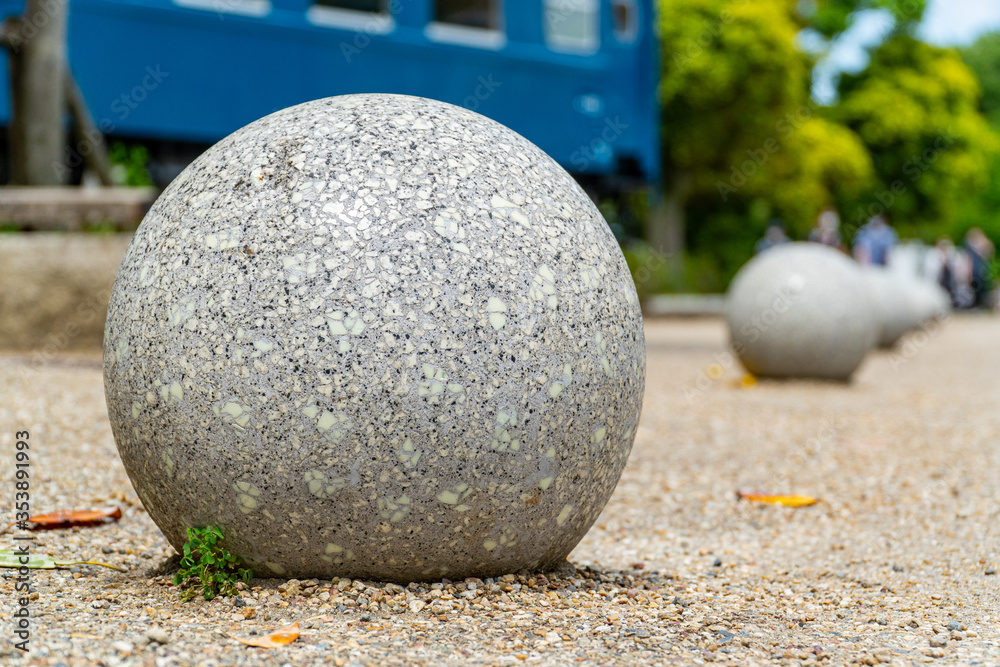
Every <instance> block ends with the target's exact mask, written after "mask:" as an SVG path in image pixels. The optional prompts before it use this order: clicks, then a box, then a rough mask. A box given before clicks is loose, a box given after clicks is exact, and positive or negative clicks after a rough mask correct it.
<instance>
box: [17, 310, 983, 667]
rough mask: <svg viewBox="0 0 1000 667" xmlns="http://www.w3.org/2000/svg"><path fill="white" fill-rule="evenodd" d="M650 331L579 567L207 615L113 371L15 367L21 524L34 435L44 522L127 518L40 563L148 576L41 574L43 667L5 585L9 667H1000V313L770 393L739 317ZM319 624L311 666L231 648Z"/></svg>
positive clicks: (303, 646)
mask: <svg viewBox="0 0 1000 667" xmlns="http://www.w3.org/2000/svg"><path fill="white" fill-rule="evenodd" d="M646 336H647V338H646V343H647V348H648V363H649V367H648V373H647V389H646V399H645V406H644V409H643V418H642V423H641V426H640V428H639V431H638V435H637V439H636V444H635V448H634V450H633V452H632V458H631V461H630V463H629V466H628V468H627V469H626V471H625V474H624V476H623V478H622V481H621V483H620V484H619V486H618V489H617V491H616V492H615V495H614V497H613V498H612V500H611V502H610V503H609V505H608V507H607V509H606V510H605V511H604V514H603V515H602V517H601V518H600V520H599V521H598V523H597V525H595V526H594V528H593V529H592V530H591V532H590V534H589V535H588V536H587V537H586V538H585V539H584V540H583V542H582V543H581V544H580V545H579V547H578V548H577V549H576V550H575V551H574V552H573V554H572V555H571V557H570V563H568V564H567V566H566V567H565V569H564V570H562V571H560V572H557V573H551V574H545V575H540V574H536V575H530V576H513V575H508V576H506V577H502V578H500V579H497V580H491V579H486V580H482V581H480V580H474V579H470V580H466V581H463V582H454V583H453V582H448V581H444V582H442V583H436V584H426V585H411V586H409V587H406V588H403V587H400V586H395V585H393V584H381V583H376V582H369V581H350V580H338V579H334V580H333V581H316V580H312V581H301V582H298V581H290V582H284V581H280V580H273V579H265V580H256V579H255V580H253V581H252V582H251V583H250V584H249V586H248V587H247V588H246V589H245V590H243V591H242V593H241V595H240V596H239V597H238V598H229V599H224V600H216V601H212V602H204V601H202V600H197V601H194V602H190V603H186V604H185V603H181V602H180V601H179V598H178V596H177V592H176V589H174V588H173V586H171V585H169V579H170V575H169V572H168V569H169V565H170V560H169V559H170V557H171V555H172V554H173V550H172V549H171V548H170V547H169V546H168V545H167V543H166V542H165V541H164V539H163V538H162V537H161V536H160V534H159V531H158V530H157V529H156V527H155V526H154V525H153V524H152V522H151V521H150V520H149V519H148V517H147V516H146V514H145V513H144V512H143V510H142V507H141V505H140V504H139V502H138V499H137V498H136V496H135V493H134V492H133V491H132V489H131V487H130V485H129V482H128V479H127V477H126V475H125V472H124V470H123V469H122V467H121V465H120V463H119V462H118V457H117V454H116V452H115V446H114V442H113V440H112V437H111V431H110V428H109V425H108V422H107V417H106V414H105V407H104V398H103V387H102V381H101V370H100V360H99V356H98V355H97V354H95V353H79V354H63V355H57V356H53V357H50V358H48V359H47V360H46V361H45V363H38V360H37V359H34V358H32V357H25V356H0V396H2V400H0V428H2V432H0V446H2V447H0V452H3V454H2V455H3V456H5V457H7V461H6V462H5V463H4V464H3V465H2V468H0V469H2V470H3V481H4V482H5V483H4V485H3V488H4V489H6V491H4V492H3V495H2V497H0V515H2V516H4V517H10V518H9V519H5V521H7V520H12V519H13V509H12V507H13V500H14V499H13V493H14V488H13V487H14V485H13V478H14V475H13V464H14V461H13V452H14V445H13V443H14V433H15V431H18V430H25V429H27V430H29V431H30V433H31V443H32V449H31V456H32V460H31V474H32V477H31V485H32V486H31V493H32V511H33V512H43V511H49V510H54V509H67V508H86V507H101V506H106V505H115V504H117V505H120V506H121V507H122V509H123V511H124V517H123V518H122V520H121V521H120V522H119V523H117V524H112V525H107V526H101V527H96V528H87V529H74V530H63V531H53V532H46V533H35V534H34V535H35V537H36V538H37V539H36V540H35V545H36V547H35V550H36V551H37V552H38V553H43V552H44V553H48V554H50V555H52V556H54V557H57V558H96V559H98V560H103V561H106V562H109V563H112V564H115V565H118V566H120V567H123V568H126V571H125V572H123V573H119V572H114V571H112V570H106V569H103V568H98V567H92V566H78V567H74V568H73V569H70V570H56V571H40V570H33V571H32V584H33V587H34V590H35V591H36V592H35V593H33V594H32V599H31V601H30V613H31V615H32V617H31V618H32V620H31V639H30V649H31V651H30V653H28V654H26V655H24V656H22V655H21V654H19V652H18V651H16V650H15V649H13V648H11V644H12V643H13V642H14V641H16V640H15V638H14V636H13V629H12V624H11V621H10V619H11V616H12V614H13V612H14V610H15V609H16V604H17V599H16V596H15V592H14V585H15V583H16V580H15V578H14V577H15V576H16V575H15V574H14V571H13V570H9V569H5V570H3V571H2V578H0V618H2V623H0V664H3V665H8V664H10V665H17V664H28V663H30V664H37V665H60V664H70V665H90V664H104V665H118V664H127V665H157V666H160V665H195V664H198V665H216V664H218V665H222V664H227V665H228V664H241V665H242V664H248V665H249V664H274V665H281V664H291V665H309V664H330V663H332V664H335V665H338V666H342V665H365V664H370V665H404V664H406V665H409V664H417V665H424V664H426V665H441V664H456V665H457V664H463V665H464V664H490V665H494V664H499V665H506V664H509V665H517V664H522V663H530V664H553V665H555V664H558V665H571V664H581V665H591V664H593V665H605V664H608V665H634V664H685V665H687V664H702V663H705V662H717V663H724V664H740V665H746V664H785V665H794V664H803V665H840V664H849V663H860V664H877V663H888V664H895V665H909V664H919V663H939V664H963V665H964V664H986V665H997V664H1000V575H997V568H1000V529H998V523H1000V475H998V474H997V471H998V470H1000V410H998V406H1000V384H998V382H997V378H998V376H997V369H998V368H1000V346H998V344H997V341H1000V318H994V317H988V316H967V317H955V318H953V319H952V320H951V321H949V322H947V323H946V324H945V325H944V326H943V327H942V328H938V329H934V330H931V331H929V332H926V333H920V334H918V335H916V336H912V337H910V338H909V339H908V340H907V341H906V342H905V343H904V345H903V347H902V348H900V349H897V350H896V351H894V352H889V353H886V352H882V353H877V354H874V355H873V356H872V357H871V358H870V359H869V360H868V361H867V362H866V363H865V365H864V367H863V368H862V370H861V371H860V373H859V374H858V376H857V377H856V379H855V381H854V383H853V384H851V385H849V386H848V385H840V384H824V383H808V382H787V383H776V382H760V383H757V384H754V383H750V382H744V381H743V379H742V377H741V373H740V372H739V368H738V366H737V365H736V364H734V362H733V360H732V358H731V357H730V356H729V355H728V354H727V353H726V349H725V331H724V327H723V325H722V323H721V322H720V321H719V320H714V319H713V320H689V321H677V320H674V321H669V320H663V321H651V322H648V323H647V327H646ZM737 489H743V490H761V491H766V492H793V493H804V494H811V495H816V496H818V497H820V498H821V502H820V503H819V504H817V505H815V506H813V507H807V508H798V509H793V508H787V507H781V506H774V505H759V504H750V503H748V502H746V501H738V500H737V499H736V496H735V493H734V492H735V491H736V490H737ZM2 540H3V542H4V544H3V545H2V546H3V547H4V548H8V546H7V545H9V544H13V541H12V539H11V536H4V537H3V538H2ZM164 573H166V574H164ZM293 621H298V622H299V623H300V624H301V626H302V635H301V637H300V638H299V639H298V640H297V641H296V642H295V643H294V644H292V645H291V646H289V647H286V648H281V649H259V648H248V647H244V646H242V645H240V644H238V643H237V642H236V641H234V640H232V639H231V638H229V636H228V633H235V634H238V635H241V636H243V635H246V636H250V635H253V634H266V633H267V632H270V631H271V630H273V629H275V628H277V627H280V626H283V625H286V624H288V623H291V622H293Z"/></svg>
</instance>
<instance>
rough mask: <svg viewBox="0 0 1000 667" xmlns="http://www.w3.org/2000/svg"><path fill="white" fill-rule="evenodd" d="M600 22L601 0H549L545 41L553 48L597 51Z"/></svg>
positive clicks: (547, 1)
mask: <svg viewBox="0 0 1000 667" xmlns="http://www.w3.org/2000/svg"><path fill="white" fill-rule="evenodd" d="M599 21H600V18H599V14H598V5H597V0H545V42H546V44H548V45H549V48H550V49H552V50H553V51H569V52H572V53H593V52H594V51H597V47H598V46H600V41H601V40H600V33H599V28H600V23H599Z"/></svg>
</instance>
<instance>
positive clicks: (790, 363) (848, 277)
mask: <svg viewBox="0 0 1000 667" xmlns="http://www.w3.org/2000/svg"><path fill="white" fill-rule="evenodd" d="M726 322H727V323H728V325H729V333H730V340H731V342H732V348H733V351H734V352H735V353H736V355H737V356H738V357H739V359H740V361H741V362H742V363H743V365H744V366H745V367H746V369H747V370H748V371H750V372H751V373H753V374H754V375H758V376H761V377H774V378H816V379H829V380H847V379H849V378H850V376H851V374H852V373H853V372H854V370H855V369H856V368H857V367H858V365H859V364H860V363H861V361H862V360H863V359H864V358H865V355H866V354H867V353H868V351H869V350H870V349H871V348H872V347H873V346H874V344H875V342H876V338H877V335H878V325H877V323H876V321H875V316H874V313H873V312H872V307H871V305H870V303H869V298H868V288H867V285H866V283H865V280H864V278H863V276H862V274H861V270H860V268H859V267H858V265H857V264H856V263H855V262H854V261H853V260H851V259H849V258H847V257H846V256H844V255H843V254H842V253H840V252H838V251H836V250H834V249H832V248H829V247H827V246H822V245H819V244H814V243H788V244H785V245H780V246H776V247H774V248H771V249H770V250H766V251H764V252H763V253H761V254H760V255H757V256H756V257H754V258H753V259H751V260H750V261H749V262H748V263H747V264H746V265H745V266H744V267H743V268H742V269H740V271H739V273H737V274H736V277H735V278H733V282H732V284H731V285H730V287H729V292H728V294H727V296H726Z"/></svg>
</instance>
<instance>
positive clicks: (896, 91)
mask: <svg viewBox="0 0 1000 667" xmlns="http://www.w3.org/2000/svg"><path fill="white" fill-rule="evenodd" d="M840 94H841V96H840V103H839V104H838V105H837V107H836V109H835V110H834V115H835V117H836V118H837V119H838V120H840V121H841V122H843V123H844V124H846V125H847V127H849V128H851V129H852V130H854V131H855V132H856V133H857V134H858V136H860V137H861V140H862V141H863V142H864V144H865V146H866V147H867V148H868V151H869V153H870V154H871V155H872V158H873V160H874V164H875V172H876V177H877V183H876V187H875V189H874V190H873V191H872V192H870V193H869V194H868V195H866V196H865V197H862V198H860V199H858V200H857V201H856V202H855V203H854V205H853V206H852V207H851V209H849V210H847V211H844V218H845V221H847V222H848V223H849V225H850V226H851V227H856V226H858V225H860V224H863V222H864V220H865V219H866V218H867V217H869V216H871V215H873V214H877V213H886V214H887V216H888V217H889V218H890V219H891V220H892V222H893V223H894V224H895V226H896V227H897V228H899V229H900V230H901V231H902V232H903V233H904V234H912V235H917V236H923V237H925V238H927V239H928V240H930V239H931V238H933V237H934V236H936V235H937V234H938V233H940V231H942V230H943V229H942V228H943V226H947V225H948V224H949V223H951V222H952V221H953V220H954V219H955V216H956V205H957V203H958V202H959V201H961V200H962V199H963V198H967V197H969V196H970V195H973V194H974V193H976V192H977V191H979V190H981V189H982V188H983V186H985V185H986V180H987V175H988V174H989V168H990V163H991V160H992V156H993V155H994V154H995V153H996V151H997V149H998V147H1000V140H998V137H997V135H996V134H995V133H994V132H993V131H992V130H990V128H989V126H988V125H987V123H986V121H985V119H984V118H983V117H982V115H981V114H980V113H979V110H978V105H979V95H980V90H979V85H978V83H977V81H976V78H975V75H974V74H973V73H972V72H971V71H970V70H969V68H968V67H967V66H966V65H965V64H964V63H963V62H962V61H961V59H960V58H959V56H958V54H957V53H956V52H955V51H954V50H951V49H940V48H936V47H933V46H930V45H928V44H925V43H923V42H920V41H918V40H916V39H914V38H912V37H909V36H907V35H896V36H895V37H893V38H891V39H890V40H888V41H887V42H885V44H883V45H882V46H881V47H879V48H878V49H877V50H876V51H875V52H874V53H873V54H872V60H871V63H870V64H869V66H868V68H867V69H865V70H864V71H863V72H861V73H860V74H858V75H853V76H851V75H845V76H844V77H842V79H841V84H840ZM888 110H891V113H889V112H887V111H888Z"/></svg>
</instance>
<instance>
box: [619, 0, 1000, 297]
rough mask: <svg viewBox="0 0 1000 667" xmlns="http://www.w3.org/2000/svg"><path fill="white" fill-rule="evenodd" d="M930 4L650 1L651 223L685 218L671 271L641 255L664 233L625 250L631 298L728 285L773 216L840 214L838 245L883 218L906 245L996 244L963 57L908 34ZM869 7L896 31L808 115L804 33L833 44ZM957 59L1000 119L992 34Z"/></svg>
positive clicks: (992, 150)
mask: <svg viewBox="0 0 1000 667" xmlns="http://www.w3.org/2000/svg"><path fill="white" fill-rule="evenodd" d="M926 4H927V3H926V1H925V0H759V1H756V0H755V1H753V2H751V1H750V0H662V1H661V2H660V20H659V28H660V38H661V39H660V42H661V54H662V61H661V82H660V88H659V96H660V101H661V105H662V116H663V127H662V137H663V165H664V174H665V178H664V184H663V192H664V197H665V200H666V202H667V203H668V204H669V206H668V207H666V208H665V209H664V211H666V214H665V215H663V216H660V217H659V218H657V219H658V220H663V221H666V222H668V223H671V224H675V223H676V221H677V220H679V218H678V217H677V216H675V215H673V213H672V212H673V211H676V210H681V211H683V212H684V216H683V221H684V226H683V229H684V234H685V242H686V247H687V250H688V256H687V257H686V258H685V261H684V263H683V266H682V267H681V268H678V265H677V263H676V262H674V263H673V266H672V267H671V266H668V265H667V263H666V262H659V261H658V259H657V258H658V255H656V253H653V251H652V250H651V248H653V247H669V242H668V241H669V239H670V238H671V236H670V234H665V233H663V230H664V229H666V227H662V228H660V227H650V226H648V225H647V227H646V235H645V236H646V239H647V241H648V242H649V245H648V246H642V245H637V244H635V243H632V244H631V245H629V247H628V250H627V252H626V257H627V259H628V261H629V263H630V267H631V268H632V270H633V275H634V277H635V278H636V281H637V283H638V284H639V285H638V287H639V290H640V293H643V292H645V293H655V292H657V291H661V290H662V291H675V290H680V289H691V288H695V289H699V288H706V286H707V288H708V289H713V290H715V289H724V288H725V285H726V284H727V282H728V280H729V279H730V278H731V277H732V275H733V274H734V273H735V272H736V270H737V269H738V268H739V266H740V265H742V264H743V263H744V262H745V261H746V260H747V259H749V257H750V256H751V254H752V253H753V248H754V245H755V243H756V241H757V240H758V239H759V238H760V236H761V235H762V234H763V232H764V229H765V227H766V225H767V223H768V221H769V220H770V219H771V218H774V217H778V218H780V219H782V220H783V221H784V223H785V225H786V227H787V229H788V233H789V235H790V236H791V237H792V238H793V239H802V238H805V237H806V236H807V234H808V232H809V230H810V229H811V228H812V227H813V225H814V224H815V221H816V218H817V216H818V214H819V213H820V211H822V209H824V208H825V207H827V206H834V207H835V208H837V210H839V211H840V213H841V217H842V220H843V228H842V229H843V233H844V238H845V240H847V241H849V240H850V239H851V237H852V236H853V233H854V232H855V231H856V229H857V228H858V226H860V225H861V224H863V223H864V222H865V221H867V219H868V218H869V217H870V216H872V215H875V214H879V213H884V214H886V215H888V217H889V218H890V220H891V221H892V222H893V223H894V224H895V225H896V226H897V227H898V228H899V231H900V232H901V234H903V235H904V236H920V237H923V238H924V239H926V240H934V239H936V238H937V236H939V235H941V234H943V233H948V232H951V233H952V235H953V237H958V238H960V237H961V236H962V235H964V233H965V231H966V230H967V229H969V228H970V227H973V226H978V227H982V228H983V229H984V230H985V231H986V233H987V235H989V236H991V237H993V238H997V237H998V236H1000V234H998V233H1000V216H994V212H995V211H997V210H1000V158H998V157H996V155H997V154H998V151H1000V137H998V136H997V134H995V133H994V132H993V131H991V129H990V128H989V126H988V124H987V123H986V121H985V120H984V118H983V116H982V114H981V113H980V107H979V105H980V88H979V84H978V83H977V81H976V77H975V75H974V74H973V72H972V71H970V69H969V67H968V66H966V65H965V64H964V63H963V62H962V60H961V59H960V58H959V56H958V55H957V53H956V52H955V51H954V50H948V49H940V48H935V47H932V46H929V45H927V44H924V43H922V42H920V41H918V40H916V39H915V38H914V37H913V36H912V34H913V33H914V32H915V31H914V27H915V26H916V25H917V24H918V23H919V21H920V20H921V18H922V16H923V13H924V10H925V8H926ZM867 10H881V11H884V12H887V14H888V15H889V16H890V17H891V19H892V24H893V27H892V29H891V30H890V31H888V32H887V33H886V36H885V37H884V39H883V40H882V42H881V43H880V44H878V45H876V46H875V47H872V53H871V59H870V64H869V66H868V67H867V68H866V69H865V70H864V71H863V72H861V73H859V74H855V75H844V76H842V77H841V79H840V85H839V94H840V99H839V101H838V103H837V104H836V105H834V106H833V107H818V106H817V105H816V103H815V102H813V100H812V99H811V81H810V79H811V72H812V68H813V66H814V64H815V61H814V60H813V56H812V55H809V54H806V53H804V52H802V51H801V50H800V49H799V48H798V47H797V44H798V43H799V42H798V40H799V38H801V37H802V35H803V31H808V32H809V33H810V34H811V35H812V36H814V37H818V38H819V41H820V42H821V46H822V45H824V44H825V45H826V46H829V45H830V44H832V43H833V41H834V40H836V39H837V37H838V36H839V35H840V34H842V33H843V32H844V31H845V30H846V29H848V28H849V27H850V26H851V25H852V23H853V20H854V18H855V17H856V14H857V12H860V11H867ZM822 50H823V49H822V48H820V49H819V51H818V52H816V56H817V57H821V56H822ZM965 58H966V60H967V61H968V62H970V63H971V64H972V65H973V67H974V68H978V70H980V71H981V72H982V75H981V76H982V80H983V85H984V90H985V96H984V97H983V102H982V108H983V109H984V110H986V111H987V112H989V113H991V114H992V113H995V114H996V117H997V119H998V121H1000V34H998V35H997V36H993V38H992V39H988V38H983V39H982V40H980V42H979V43H977V44H976V45H975V46H974V47H972V48H970V49H968V50H967V51H966V52H965ZM977 193H985V194H984V196H982V197H980V196H977ZM609 212H612V211H609ZM995 219H996V220H995ZM633 227H635V225H631V224H629V223H628V221H627V220H619V221H618V222H616V226H615V227H614V228H615V229H616V233H617V234H618V235H619V238H622V236H625V237H630V236H632V234H631V233H630V231H629V230H630V229H632V228H633ZM677 228H678V227H677V226H675V227H673V229H677ZM623 232H624V234H623ZM643 277H644V278H645V279H641V278H643Z"/></svg>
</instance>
